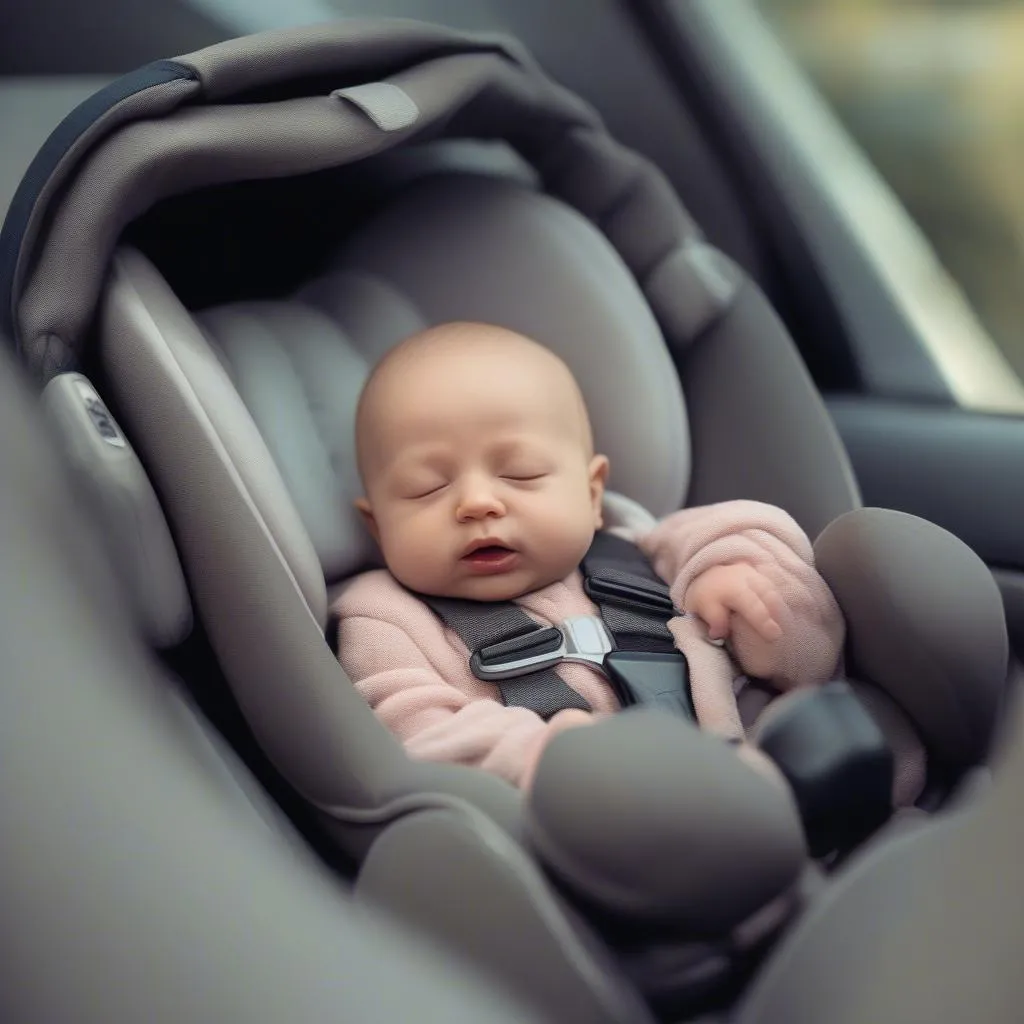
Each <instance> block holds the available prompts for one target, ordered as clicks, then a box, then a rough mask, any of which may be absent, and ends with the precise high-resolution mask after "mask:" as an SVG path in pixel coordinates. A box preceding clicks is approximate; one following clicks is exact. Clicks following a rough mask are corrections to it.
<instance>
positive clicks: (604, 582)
mask: <svg viewBox="0 0 1024 1024" xmlns="http://www.w3.org/2000/svg"><path fill="white" fill-rule="evenodd" d="M580 568H581V569H582V571H583V588H584V590H586V592H587V596H588V597H589V598H590V599H591V600H592V601H593V602H594V604H596V605H597V606H598V608H599V609H600V611H601V618H602V619H604V624H605V625H606V626H607V627H608V632H609V633H611V635H612V637H613V639H614V640H615V649H616V650H617V651H646V652H648V653H650V654H673V653H675V644H674V642H673V639H672V634H671V633H670V632H669V628H668V620H669V619H671V618H672V617H673V616H674V615H675V614H676V610H675V607H674V606H673V604H672V598H671V597H670V596H669V589H668V587H667V586H666V585H665V583H664V582H663V581H662V580H661V579H659V578H658V576H657V575H656V574H655V572H654V570H653V569H652V568H651V565H650V562H648V560H647V558H646V556H645V555H644V554H643V552H642V551H641V550H640V549H639V548H638V547H637V546H636V545H635V544H631V543H630V542H629V541H628V540H623V539H622V538H621V537H616V536H615V535H614V534H611V533H598V534H596V535H595V537H594V542H593V543H592V544H591V545H590V550H589V551H588V552H587V554H586V555H585V556H584V558H583V564H582V565H581V566H580Z"/></svg>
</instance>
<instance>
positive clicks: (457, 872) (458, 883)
mask: <svg viewBox="0 0 1024 1024" xmlns="http://www.w3.org/2000/svg"><path fill="white" fill-rule="evenodd" d="M496 854H497V855H496ZM548 888H549V883H548V881H547V879H546V877H545V875H544V874H543V872H542V870H541V867H540V865H538V864H537V863H536V862H535V861H534V860H533V858H532V857H531V856H530V854H529V852H528V851H527V850H525V849H523V847H522V846H520V845H518V844H516V843H513V842H512V841H511V840H510V839H509V837H508V835H506V834H505V833H503V832H502V831H501V830H500V829H499V828H498V827H497V826H496V825H495V824H494V822H493V821H491V820H489V819H488V818H487V817H486V816H485V815H483V814H481V813H480V812H479V811H472V810H469V809H466V810H464V811H453V810H437V811H430V812H426V813H423V814H417V815H415V816H411V817H408V818H405V819H403V820H402V821H400V822H397V823H396V824H394V825H393V826H391V828H389V829H388V830H387V831H386V832H385V833H384V834H383V835H382V836H381V837H380V839H378V840H377V842H376V843H374V845H373V848H372V849H371V850H370V853H369V854H368V856H367V858H366V860H365V862H364V863H363V867H362V870H361V872H360V874H359V878H358V880H357V882H356V898H357V899H358V900H360V901H361V902H365V903H370V904H372V905H373V906H380V907H384V908H386V909H387V910H389V911H391V912H392V913H394V914H395V915H396V916H397V917H399V918H400V919H401V920H403V921H406V922H410V923H412V924H414V925H416V927H417V928H419V929H421V930H422V931H423V932H424V933H425V934H427V935H430V936H432V937H433V938H434V939H435V940H436V941H437V942H439V943H441V944H443V945H444V946H446V947H448V948H449V949H450V950H451V951H452V952H453V953H456V954H458V955H459V956H461V957H464V958H465V959H466V960H468V961H469V962H470V963H472V964H473V965H475V966H478V967H479V968H481V969H482V970H484V971H486V972H487V973H489V974H492V975H494V976H495V977H496V978H498V979H501V980H502V981H503V982H504V983H505V984H509V983H511V985H512V987H513V991H515V992H517V993H519V994H520V995H521V997H522V998H524V999H526V1000H529V1001H531V1002H534V1003H536V1004H537V1005H538V1006H539V1007H540V1008H544V1009H548V1008H550V1007H557V1008H558V1020H559V1021H560V1022H562V1024H573V1022H579V1024H605V1022H612V1021H621V1022H626V1024H644V1022H646V1021H648V1020H649V1019H650V1018H649V1013H648V1011H647V1009H646V1007H645V1006H644V1005H643V1003H642V1002H641V1000H640V999H639V998H638V996H637V995H636V993H635V992H634V991H633V990H632V988H631V987H630V986H628V985H625V984H623V981H622V974H621V968H620V966H619V965H618V964H616V963H615V962H614V960H613V959H612V957H611V956H610V954H609V952H608V950H607V949H606V948H604V946H603V945H601V944H599V943H598V942H596V941H594V940H593V939H591V940H589V941H588V939H587V936H588V934H589V929H588V928H586V927H585V926H580V927H577V926H576V925H577V922H578V920H579V918H578V917H577V914H576V912H574V910H573V909H572V907H571V905H569V904H568V903H567V902H565V901H561V900H560V901H558V902H557V903H555V902H552V901H551V900H550V897H549V896H548V895H547V893H548ZM470 900H472V903H473V906H472V908H470V907H467V903H468V902H469V901H470Z"/></svg>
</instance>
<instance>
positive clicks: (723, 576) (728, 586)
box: [684, 562, 785, 641]
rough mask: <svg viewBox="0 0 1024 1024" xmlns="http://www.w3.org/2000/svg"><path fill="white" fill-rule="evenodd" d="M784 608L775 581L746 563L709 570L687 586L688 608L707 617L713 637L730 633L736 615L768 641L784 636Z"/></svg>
mask: <svg viewBox="0 0 1024 1024" xmlns="http://www.w3.org/2000/svg"><path fill="white" fill-rule="evenodd" d="M784 607H785V606H784V605H783V603H782V598H781V597H780V596H779V592H778V591H777V590H776V589H775V585H774V584H773V583H772V581H771V580H770V579H768V577H767V576H765V575H764V573H762V572H760V571H759V570H757V569H755V568H754V567H753V566H752V565H748V564H747V563H746V562H737V563H736V564H734V565H716V566H713V567H712V568H710V569H707V570H705V571H704V572H702V573H701V574H700V575H699V576H698V577H697V578H696V579H695V580H694V581H693V582H692V583H691V584H690V586H689V587H688V588H687V590H686V597H685V600H684V610H685V611H687V612H692V613H693V614H694V615H698V616H699V617H700V618H702V619H703V620H704V622H705V623H706V625H707V627H708V636H709V637H710V638H711V639H712V640H723V639H725V638H726V637H727V636H729V634H730V632H732V623H731V619H732V616H733V615H738V616H740V618H742V619H744V620H745V621H746V622H747V623H748V624H749V625H750V626H751V627H752V628H753V629H754V630H756V631H757V632H758V633H759V634H760V635H761V636H762V637H764V639H765V640H769V641H771V640H778V639H779V638H780V637H781V636H782V627H781V626H780V625H779V623H778V618H779V616H780V613H781V612H782V611H783V609H784Z"/></svg>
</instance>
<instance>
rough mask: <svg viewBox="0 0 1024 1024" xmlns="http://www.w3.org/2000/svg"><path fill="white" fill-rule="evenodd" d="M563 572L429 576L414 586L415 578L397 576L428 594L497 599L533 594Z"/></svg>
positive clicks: (416, 589)
mask: <svg viewBox="0 0 1024 1024" xmlns="http://www.w3.org/2000/svg"><path fill="white" fill-rule="evenodd" d="M393 575H394V573H393ZM564 576H565V574H564V573H561V574H560V573H549V574H544V575H538V574H537V573H535V572H530V571H528V570H513V571H512V572H507V573H501V574H500V575H494V576H477V577H472V576H470V577H461V578H460V577H456V578H454V579H451V580H444V581H437V580H432V581H430V583H429V584H428V583H426V582H425V581H423V582H421V585H420V586H416V581H412V580H403V579H402V578H401V577H398V580H399V582H400V583H403V584H404V585H405V586H406V587H408V588H409V589H410V590H413V591H417V592H418V593H421V594H424V595H426V596H429V597H448V598H460V599H461V600H463V601H487V602H498V601H516V600H518V599H519V598H521V597H524V596H525V595H526V594H532V593H533V592H534V591H535V590H541V589H543V588H544V587H546V586H548V585H549V584H551V583H555V582H557V581H558V580H560V579H563V578H564Z"/></svg>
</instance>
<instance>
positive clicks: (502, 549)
mask: <svg viewBox="0 0 1024 1024" xmlns="http://www.w3.org/2000/svg"><path fill="white" fill-rule="evenodd" d="M511 554H514V552H513V551H512V549H511V548H510V547H506V546H505V545H504V544H485V545H483V546H482V547H479V548H474V549H473V550H472V551H470V552H469V553H468V554H465V555H463V556H462V557H463V558H464V559H468V560H471V561H474V562H493V561H497V560H499V559H501V558H505V557H506V556H507V555H511Z"/></svg>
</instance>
